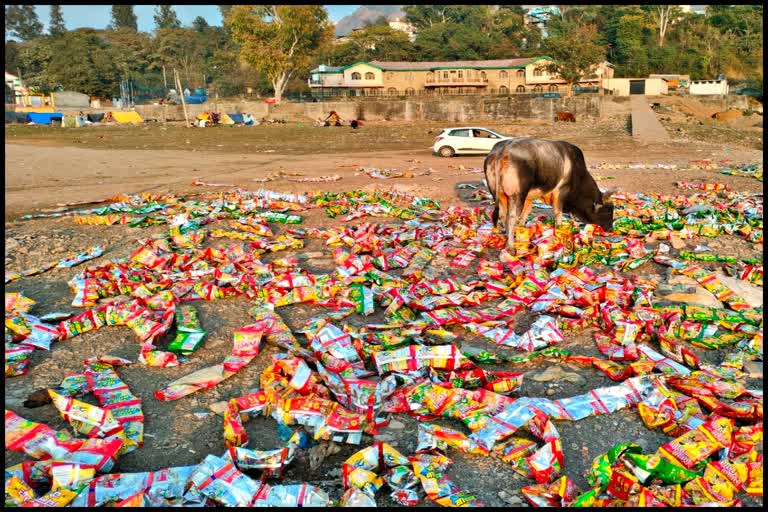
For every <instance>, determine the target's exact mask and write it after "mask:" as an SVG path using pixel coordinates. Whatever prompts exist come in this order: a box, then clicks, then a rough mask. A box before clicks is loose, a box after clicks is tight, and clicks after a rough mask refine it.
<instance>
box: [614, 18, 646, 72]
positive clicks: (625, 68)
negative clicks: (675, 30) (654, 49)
mask: <svg viewBox="0 0 768 512" xmlns="http://www.w3.org/2000/svg"><path fill="white" fill-rule="evenodd" d="M645 27H646V23H645V19H644V18H643V16H641V15H634V14H627V15H625V16H622V17H621V18H620V19H619V22H618V25H617V30H616V45H615V50H616V53H615V56H616V62H615V64H616V68H617V69H616V72H617V73H618V75H619V76H646V74H647V73H648V72H649V69H648V50H647V46H648V45H646V35H645V30H646V29H645ZM649 37H652V36H649Z"/></svg>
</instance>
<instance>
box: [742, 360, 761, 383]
mask: <svg viewBox="0 0 768 512" xmlns="http://www.w3.org/2000/svg"><path fill="white" fill-rule="evenodd" d="M744 371H745V372H746V373H748V374H749V378H750V379H762V378H763V363H762V362H758V361H747V362H746V363H744Z"/></svg>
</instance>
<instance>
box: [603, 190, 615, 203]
mask: <svg viewBox="0 0 768 512" xmlns="http://www.w3.org/2000/svg"><path fill="white" fill-rule="evenodd" d="M602 192H603V204H605V203H607V202H609V201H610V200H611V196H612V195H613V194H615V193H616V192H617V190H616V189H615V188H609V189H608V190H603V191H602Z"/></svg>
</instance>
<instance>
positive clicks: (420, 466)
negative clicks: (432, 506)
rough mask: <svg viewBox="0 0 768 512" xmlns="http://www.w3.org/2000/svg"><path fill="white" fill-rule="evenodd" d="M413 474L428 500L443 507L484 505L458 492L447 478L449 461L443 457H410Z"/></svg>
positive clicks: (469, 495)
mask: <svg viewBox="0 0 768 512" xmlns="http://www.w3.org/2000/svg"><path fill="white" fill-rule="evenodd" d="M410 460H411V463H412V464H413V472H414V473H415V474H416V476H417V477H418V478H419V480H420V481H421V485H422V487H423V488H424V491H425V492H426V493H427V496H428V497H429V499H430V500H432V501H433V502H434V503H437V504H438V505H441V506H444V507H482V506H485V504H484V503H483V502H482V501H480V500H478V499H477V498H475V497H474V496H472V495H471V494H469V493H467V492H466V491H462V490H460V489H459V488H458V487H457V486H456V484H455V483H454V482H453V481H452V480H451V479H450V478H448V476H447V475H446V474H445V470H446V469H447V468H448V466H449V465H450V464H451V462H452V461H451V460H450V459H449V458H448V457H446V456H444V455H428V454H423V453H422V454H418V455H415V456H413V457H410Z"/></svg>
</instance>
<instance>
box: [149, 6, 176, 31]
mask: <svg viewBox="0 0 768 512" xmlns="http://www.w3.org/2000/svg"><path fill="white" fill-rule="evenodd" d="M154 18H155V25H156V26H157V29H158V30H160V29H164V28H180V27H181V22H180V21H179V17H178V16H176V11H174V10H173V6H170V5H158V6H157V8H156V9H155V16H154Z"/></svg>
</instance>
